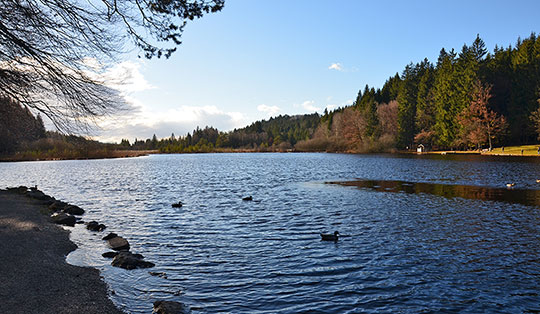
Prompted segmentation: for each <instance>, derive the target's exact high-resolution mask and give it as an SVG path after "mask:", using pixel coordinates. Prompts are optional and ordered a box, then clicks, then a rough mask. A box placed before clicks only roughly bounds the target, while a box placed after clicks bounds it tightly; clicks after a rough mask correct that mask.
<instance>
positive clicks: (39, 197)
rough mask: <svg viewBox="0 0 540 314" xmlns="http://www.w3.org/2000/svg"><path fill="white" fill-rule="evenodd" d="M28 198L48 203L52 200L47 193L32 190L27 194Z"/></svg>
mask: <svg viewBox="0 0 540 314" xmlns="http://www.w3.org/2000/svg"><path fill="white" fill-rule="evenodd" d="M26 196H28V197H31V198H33V199H36V200H40V201H48V200H50V199H52V197H50V196H49V195H46V194H45V193H43V192H41V191H39V190H30V191H28V192H26Z"/></svg>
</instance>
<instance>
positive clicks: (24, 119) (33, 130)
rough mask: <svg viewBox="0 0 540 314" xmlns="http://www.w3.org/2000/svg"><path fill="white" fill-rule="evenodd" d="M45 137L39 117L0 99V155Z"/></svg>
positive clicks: (5, 99)
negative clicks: (22, 144)
mask: <svg viewBox="0 0 540 314" xmlns="http://www.w3.org/2000/svg"><path fill="white" fill-rule="evenodd" d="M44 137H45V127H44V125H43V120H42V119H41V116H39V115H37V116H36V117H34V115H33V114H32V113H31V112H30V110H28V108H26V107H22V106H21V105H20V104H19V103H17V102H16V101H13V100H11V99H9V98H0V154H5V153H9V152H13V151H15V150H17V149H19V145H20V144H21V143H25V142H31V141H35V140H38V139H41V138H44Z"/></svg>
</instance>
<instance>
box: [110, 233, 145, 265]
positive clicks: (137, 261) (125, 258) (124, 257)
mask: <svg viewBox="0 0 540 314" xmlns="http://www.w3.org/2000/svg"><path fill="white" fill-rule="evenodd" d="M115 239H116V238H115ZM137 255H138V254H132V253H131V252H119V253H118V254H117V255H116V256H115V257H114V259H113V260H112V263H111V265H113V266H115V267H121V268H125V269H135V268H150V267H154V266H155V265H154V263H151V262H147V261H145V260H143V259H142V258H139V256H137Z"/></svg>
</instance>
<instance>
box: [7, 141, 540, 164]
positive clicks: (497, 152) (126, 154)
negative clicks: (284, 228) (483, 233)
mask: <svg viewBox="0 0 540 314" xmlns="http://www.w3.org/2000/svg"><path fill="white" fill-rule="evenodd" d="M534 146H536V145H534ZM246 153H328V154H355V155H373V154H397V155H399V154H406V155H478V156H496V157H540V154H538V153H537V152H536V151H535V152H534V153H531V152H530V151H526V152H525V153H524V154H521V153H519V152H516V153H511V152H510V153H508V152H501V149H500V148H499V149H494V150H493V151H491V152H489V151H477V150H472V151H469V150H468V151H461V150H436V151H424V152H421V153H419V152H416V151H412V150H399V151H381V152H355V151H302V150H286V151H258V150H250V149H236V150H216V151H210V152H182V153H166V152H159V151H157V150H152V151H148V150H144V151H131V150H126V151H115V154H113V155H109V156H91V157H77V158H70V157H54V158H41V159H40V158H35V159H32V158H16V157H15V156H11V157H0V163H2V162H6V163H7V162H32V161H60V160H100V159H102V160H103V159H118V158H136V157H145V156H149V155H193V154H246Z"/></svg>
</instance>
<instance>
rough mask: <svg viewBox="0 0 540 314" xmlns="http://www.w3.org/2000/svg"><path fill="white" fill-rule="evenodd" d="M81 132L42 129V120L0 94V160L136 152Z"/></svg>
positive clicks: (85, 156) (61, 157)
mask: <svg viewBox="0 0 540 314" xmlns="http://www.w3.org/2000/svg"><path fill="white" fill-rule="evenodd" d="M121 148H122V147H121V146H120V145H117V144H105V143H100V142H98V141H93V140H90V139H87V138H84V137H81V136H75V135H65V134H61V133H59V132H51V131H46V130H45V127H44V125H43V120H42V119H41V116H40V115H39V114H38V115H36V116H34V115H33V114H32V113H31V112H30V110H28V108H27V107H23V106H21V105H20V104H19V103H18V102H16V101H14V100H11V99H8V98H0V160H45V159H82V158H109V157H124V156H133V155H140V153H136V154H134V153H131V152H123V151H121Z"/></svg>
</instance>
